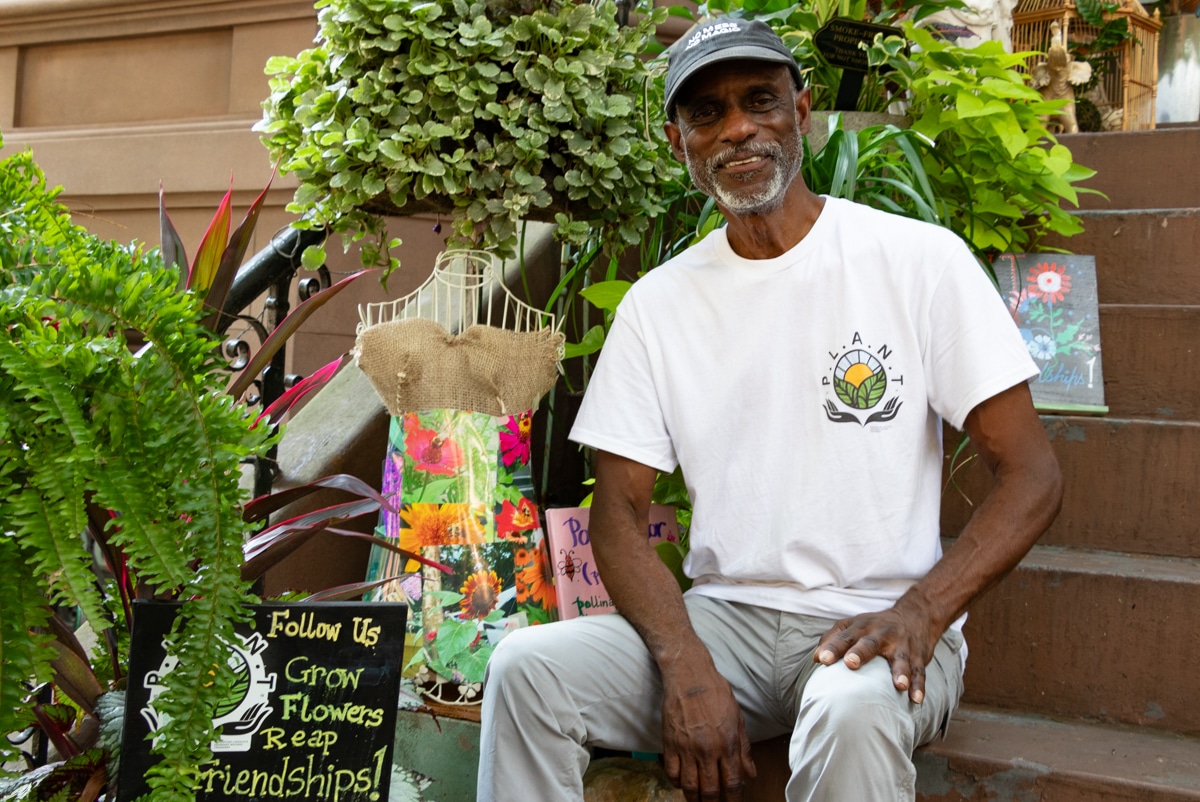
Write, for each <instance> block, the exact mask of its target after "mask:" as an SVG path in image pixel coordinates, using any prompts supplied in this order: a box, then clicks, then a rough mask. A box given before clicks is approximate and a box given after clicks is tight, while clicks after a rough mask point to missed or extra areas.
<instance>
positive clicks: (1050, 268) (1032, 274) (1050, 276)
mask: <svg viewBox="0 0 1200 802" xmlns="http://www.w3.org/2000/svg"><path fill="white" fill-rule="evenodd" d="M1066 272H1067V266H1066V265H1063V266H1062V267H1059V266H1058V265H1057V264H1055V263H1053V262H1050V263H1046V262H1042V263H1041V264H1040V265H1038V266H1037V267H1031V268H1030V269H1029V275H1028V276H1026V280H1027V281H1028V282H1029V295H1030V297H1031V298H1041V299H1042V300H1043V301H1044V302H1046V303H1048V304H1054V303H1060V302H1061V301H1062V299H1063V298H1065V297H1066V295H1067V294H1068V293H1069V292H1070V291H1071V277H1070V276H1068V275H1066Z"/></svg>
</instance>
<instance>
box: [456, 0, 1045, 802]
mask: <svg viewBox="0 0 1200 802" xmlns="http://www.w3.org/2000/svg"><path fill="white" fill-rule="evenodd" d="M801 83H802V82H801V77H800V73H799V70H798V69H797V67H796V62H795V60H794V59H793V57H792V55H791V53H790V52H789V51H788V49H787V47H786V46H784V44H783V42H782V41H781V40H780V39H779V37H778V36H777V35H776V34H775V33H773V32H772V31H771V29H770V28H769V27H767V26H766V25H764V24H763V23H761V22H747V21H745V20H740V19H730V18H726V19H722V20H718V21H714V22H709V23H706V24H704V25H702V26H699V27H697V28H695V29H694V30H693V31H692V32H691V33H690V34H689V35H688V36H686V37H685V38H684V39H682V40H680V41H679V42H678V43H676V44H675V45H674V47H673V48H672V50H671V54H670V61H669V68H668V72H667V79H666V107H667V117H668V119H669V122H668V123H667V124H666V127H665V129H666V135H667V138H668V139H669V140H670V143H671V148H672V150H673V151H674V153H675V156H676V157H677V158H678V159H680V160H681V161H683V162H684V163H686V164H687V168H688V171H689V173H690V174H691V177H692V181H693V182H694V183H695V185H696V186H697V187H698V188H700V189H701V190H702V191H704V192H705V193H707V194H709V195H710V196H712V197H713V198H714V199H715V200H716V203H717V206H718V207H719V208H720V210H721V212H722V213H723V214H724V215H725V218H726V219H727V220H728V225H727V226H726V227H724V228H721V229H718V230H716V231H714V232H712V233H711V234H709V235H708V236H707V237H706V238H705V239H704V240H703V241H702V242H700V243H698V244H697V245H695V246H693V247H692V248H690V249H689V250H687V251H686V252H685V253H683V254H682V255H680V256H679V257H677V258H675V259H672V260H671V261H669V262H667V263H666V264H664V265H662V266H661V267H658V268H656V269H654V270H652V271H650V272H649V273H648V274H647V275H646V276H644V277H643V278H642V279H640V280H639V281H638V282H637V283H636V284H635V285H634V286H633V288H632V289H631V290H630V291H629V293H628V294H627V295H626V297H625V299H624V301H623V302H622V303H621V305H620V308H619V309H618V310H617V313H616V318H615V320H614V321H613V324H612V329H611V332H610V333H609V335H608V338H607V341H606V342H605V345H604V349H603V352H602V354H601V356H600V358H599V361H598V363H597V366H596V371H595V374H594V375H593V376H592V379H591V382H590V383H589V385H588V388H587V393H586V396H585V399H584V403H583V407H582V409H581V410H580V412H579V416H578V419H577V420H576V422H575V425H574V428H573V429H572V431H571V438H572V439H573V440H576V441H577V442H579V443H582V444H584V445H587V446H590V447H592V448H595V449H596V450H597V455H596V466H595V467H596V485H595V501H594V504H593V508H592V513H591V527H590V530H591V539H592V545H593V548H594V550H595V556H596V561H597V563H598V567H599V569H600V574H601V578H602V579H603V581H604V584H605V587H606V588H607V589H608V591H609V592H610V593H611V595H612V598H613V600H614V602H615V603H616V606H617V608H618V610H619V614H618V615H605V616H595V617H587V618H580V619H576V620H571V621H566V622H561V623H557V624H551V625H549V626H541V627H532V628H528V629H524V630H520V631H518V632H516V633H514V634H512V635H510V636H509V637H508V638H506V639H505V640H504V641H502V642H501V643H500V645H499V647H498V648H497V649H496V651H495V653H494V654H493V656H492V658H491V662H490V665H489V666H488V677H487V680H486V685H485V690H484V701H483V713H482V715H483V731H482V741H481V745H480V767H479V797H478V798H479V799H480V800H516V801H518V802H527V801H528V800H531V799H532V800H554V801H556V802H557V800H581V799H582V798H583V785H582V775H583V772H584V770H585V769H586V767H587V765H588V760H589V754H590V752H589V747H592V746H601V747H606V748H611V749H618V750H633V751H641V752H661V753H662V755H663V762H664V765H665V768H666V771H667V774H668V775H669V777H670V778H671V780H672V782H674V783H675V784H677V785H678V786H680V787H682V788H683V790H684V795H685V796H686V797H687V799H689V800H699V799H705V800H708V799H724V800H740V799H742V789H743V787H744V784H745V781H746V780H747V779H748V778H750V777H753V776H754V771H755V770H754V766H753V763H752V761H751V758H750V743H751V742H752V741H759V740H764V739H768V738H772V737H775V736H779V735H781V734H785V733H791V742H790V749H789V763H790V766H791V779H790V781H789V783H788V786H787V799H788V800H789V801H790V802H798V801H799V800H827V799H839V800H852V801H853V802H884V801H885V800H911V799H913V797H914V794H915V776H916V772H915V769H914V767H913V763H912V752H913V749H914V748H915V747H916V746H918V745H920V744H922V743H925V742H927V741H929V740H930V739H932V738H933V737H934V736H936V735H937V734H938V733H939V732H941V731H944V729H945V727H946V724H947V721H948V720H949V718H950V714H951V712H952V711H953V710H954V708H955V706H956V704H957V703H958V699H959V696H960V694H961V692H962V672H963V661H964V660H965V657H966V647H965V645H964V643H963V638H962V632H961V629H962V623H963V620H964V618H965V615H964V612H965V610H966V609H967V605H968V604H969V603H970V602H971V601H972V600H973V599H974V598H976V597H977V596H978V595H979V594H981V593H982V592H983V591H985V590H986V589H987V588H989V587H990V586H992V585H994V584H995V583H996V582H997V581H998V580H999V579H1000V578H1001V577H1003V576H1004V575H1005V574H1006V573H1007V572H1008V571H1010V570H1011V569H1012V568H1013V567H1014V566H1015V565H1016V564H1017V563H1018V562H1019V561H1020V559H1021V557H1022V556H1023V555H1024V554H1025V553H1026V552H1027V551H1028V550H1029V548H1030V547H1031V546H1032V545H1033V543H1034V542H1035V541H1036V540H1037V539H1038V537H1039V536H1040V535H1041V534H1042V532H1043V531H1045V530H1046V528H1047V527H1048V526H1049V525H1050V523H1051V521H1053V519H1054V516H1055V515H1056V514H1057V511H1058V506H1059V502H1060V498H1061V493H1062V490H1061V483H1062V481H1061V477H1060V474H1059V470H1058V465H1057V463H1056V461H1055V458H1054V455H1053V452H1052V451H1051V448H1050V444H1049V441H1048V439H1047V437H1046V434H1045V431H1044V429H1043V428H1042V425H1041V423H1040V421H1039V420H1038V417H1037V414H1036V413H1035V412H1034V409H1033V405H1032V403H1031V400H1030V395H1029V389H1028V386H1027V385H1026V380H1027V379H1029V378H1030V377H1031V376H1033V375H1035V374H1036V372H1037V369H1036V367H1035V365H1034V363H1033V361H1032V359H1031V358H1030V356H1029V353H1028V352H1027V350H1026V347H1025V345H1024V343H1023V341H1022V339H1021V337H1020V335H1019V334H1018V332H1017V329H1016V326H1015V325H1014V323H1013V321H1012V318H1011V317H1010V316H1009V314H1008V312H1007V310H1006V308H1005V306H1004V304H1003V302H1002V300H1001V299H1000V297H999V295H998V294H997V293H996V291H995V289H994V288H993V287H992V285H991V284H990V283H989V281H988V279H987V278H986V277H985V275H984V273H983V271H982V270H981V269H980V267H979V264H978V263H977V262H976V260H975V259H974V257H972V255H971V253H970V251H969V250H968V249H967V247H966V246H965V245H964V244H963V243H962V241H960V240H959V239H958V237H956V236H955V235H954V234H953V233H951V232H950V231H947V230H945V229H942V228H939V227H936V226H932V225H928V224H925V223H920V222H915V221H912V220H908V219H905V218H901V217H897V216H893V215H889V214H885V213H883V212H879V211H876V210H874V209H870V208H867V207H865V206H861V205H858V204H855V203H851V202H848V201H845V200H840V199H836V198H829V197H820V196H817V195H814V194H813V193H812V192H811V191H810V190H809V189H808V187H807V186H806V185H805V183H804V180H803V178H802V177H801V175H800V166H801V160H802V152H803V151H802V146H801V142H802V140H801V136H802V134H804V133H806V132H807V131H808V127H809V104H810V95H809V91H808V90H807V89H805V88H803V87H802V85H801ZM943 419H945V420H946V421H948V422H949V423H950V424H952V425H953V426H954V427H956V428H959V429H964V430H965V431H966V432H967V434H968V435H969V436H970V438H971V442H972V443H973V444H974V446H975V448H976V449H977V451H978V452H979V455H980V457H981V458H982V459H983V461H984V463H985V464H986V465H987V466H988V467H989V469H990V470H991V471H992V472H993V473H994V474H995V484H994V487H993V489H992V491H991V493H990V495H989V496H988V497H987V498H986V500H984V501H983V502H982V503H981V504H979V505H978V507H977V508H976V511H975V514H974V516H973V517H972V518H971V521H970V523H969V524H968V525H967V526H966V528H965V529H964V530H963V531H962V533H961V535H960V536H959V537H958V539H957V541H956V542H955V544H954V546H953V547H952V548H950V549H949V550H948V551H947V552H946V553H945V554H944V555H943V554H942V550H941V540H940V531H939V524H938V517H939V505H940V490H941V469H942V442H941V432H942V420H943ZM677 465H678V466H682V469H683V474H684V477H685V478H686V480H687V485H688V491H689V493H690V495H691V499H692V503H693V518H692V526H691V530H690V533H689V538H690V553H689V555H688V557H687V561H686V563H685V570H686V572H687V574H688V576H690V577H691V578H692V579H693V580H694V584H693V586H692V588H691V590H690V591H688V593H687V594H686V595H681V593H680V591H679V587H678V585H677V584H676V582H675V579H674V578H673V576H672V575H671V573H670V572H669V571H668V569H667V568H666V567H665V566H664V565H663V564H662V563H661V562H660V561H659V560H658V559H657V557H656V555H655V553H654V552H653V551H652V550H651V548H650V546H649V544H648V542H647V538H646V529H647V516H648V510H649V506H650V499H651V491H652V489H653V487H654V482H655V477H656V474H657V473H658V472H659V471H671V470H673V469H674V468H675V467H676V466H677Z"/></svg>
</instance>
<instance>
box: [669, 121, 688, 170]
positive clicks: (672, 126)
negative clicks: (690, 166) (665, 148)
mask: <svg viewBox="0 0 1200 802" xmlns="http://www.w3.org/2000/svg"><path fill="white" fill-rule="evenodd" d="M663 132H664V133H665V134H666V135H667V142H669V143H670V144H671V153H673V154H675V158H676V159H678V160H679V161H680V162H682V163H684V164H687V151H685V150H684V148H683V132H682V131H680V130H679V123H674V122H671V121H670V120H668V121H667V122H665V123H663Z"/></svg>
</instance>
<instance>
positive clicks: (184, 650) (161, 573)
mask: <svg viewBox="0 0 1200 802" xmlns="http://www.w3.org/2000/svg"><path fill="white" fill-rule="evenodd" d="M56 194H57V191H56V190H51V189H48V188H47V187H46V183H45V178H44V176H43V175H42V173H41V172H40V170H39V169H38V168H37V166H36V165H35V164H34V163H33V160H32V158H31V157H30V155H29V154H28V153H18V154H16V155H14V156H11V157H9V158H7V159H5V160H3V161H0V522H2V524H0V526H2V527H3V529H0V534H3V535H4V537H2V538H0V571H3V575H4V576H5V577H7V578H8V579H6V583H8V584H6V593H5V594H0V634H2V635H3V652H2V653H0V657H2V658H3V661H2V665H3V674H2V675H0V728H3V731H4V732H12V731H15V730H18V729H21V728H22V727H23V726H24V725H25V723H26V722H27V720H28V708H27V706H26V705H25V703H24V699H23V697H24V696H25V694H26V692H25V690H24V686H25V684H27V683H29V682H31V681H42V680H45V679H46V677H47V676H48V675H49V669H48V657H49V655H48V653H47V650H46V649H45V648H44V645H43V640H44V638H43V637H42V636H38V635H35V634H31V633H33V632H35V631H37V627H39V626H41V624H42V623H44V620H45V615H46V605H47V602H49V601H54V602H59V603H67V604H72V605H78V606H79V607H80V608H81V609H82V610H83V612H84V614H85V615H86V616H87V617H88V619H89V620H90V621H91V623H92V625H93V627H95V628H96V629H97V630H101V629H105V628H107V627H108V626H109V621H108V619H107V617H106V615H105V612H104V611H105V609H106V600H105V599H104V598H103V597H102V596H101V592H100V590H98V585H97V583H96V582H95V576H94V574H92V572H91V571H90V561H91V556H90V555H89V554H88V553H87V551H86V550H85V549H84V548H83V547H82V541H81V538H80V535H81V533H82V531H83V529H84V527H85V525H86V521H87V516H86V514H85V508H86V504H87V503H89V502H93V503H96V504H99V505H102V506H104V507H107V508H110V509H112V510H115V511H116V512H117V513H118V517H117V518H115V519H114V520H113V521H112V522H111V523H110V525H109V531H108V533H107V535H108V538H109V540H110V542H111V543H112V544H113V545H114V546H115V547H117V548H119V549H120V550H121V551H122V552H123V553H124V554H125V556H126V557H127V559H128V561H129V565H130V567H131V569H132V570H133V571H134V572H135V574H136V576H137V579H138V581H139V582H140V583H141V584H142V585H143V586H145V587H149V588H151V589H153V591H154V592H155V593H156V594H157V595H159V596H164V597H169V598H180V599H183V600H184V604H183V608H182V614H181V615H180V617H179V621H178V623H177V627H176V631H175V632H174V633H173V640H172V646H171V651H172V653H174V654H176V655H178V657H179V660H180V662H179V668H178V669H177V670H175V671H173V672H171V673H170V674H169V675H168V677H167V680H166V685H167V688H166V690H165V692H164V693H163V695H162V696H160V697H159V700H158V701H156V705H157V706H159V707H160V709H161V710H162V711H163V712H165V713H167V714H168V715H170V717H171V721H170V724H169V725H168V726H167V727H166V728H165V730H164V731H163V732H162V733H161V735H162V737H161V739H160V745H159V752H160V753H161V755H162V758H163V759H162V762H161V763H160V764H159V765H158V766H157V767H156V768H155V769H154V770H153V775H154V776H153V777H152V778H151V779H150V784H151V787H152V788H153V789H154V796H155V799H163V800H175V799H178V800H187V799H191V798H193V796H194V794H193V792H192V790H191V785H192V778H193V777H194V773H195V771H196V767H197V766H198V765H199V764H200V763H202V762H203V761H204V760H205V759H207V757H208V756H209V749H208V745H209V743H210V741H211V740H212V738H213V735H214V733H213V731H212V710H213V708H214V707H215V705H216V704H217V702H218V701H219V700H220V699H221V698H222V696H223V693H224V691H225V690H226V688H227V685H228V683H229V681H230V680H229V678H228V676H226V675H227V672H224V671H222V670H220V669H221V668H223V666H224V664H225V647H224V644H225V643H226V642H228V641H229V640H230V639H232V638H233V634H234V633H233V626H234V623H235V622H237V621H239V620H244V619H245V618H246V616H247V612H246V609H245V603H246V602H247V601H251V600H252V599H251V598H250V597H249V595H248V587H247V585H246V583H244V582H243V581H242V580H241V577H240V569H241V563H242V542H243V539H244V537H245V534H246V531H245V525H244V524H243V523H242V520H241V504H242V502H243V501H244V500H245V495H244V492H243V491H242V490H241V488H240V487H239V478H240V475H241V472H240V465H241V462H242V461H243V460H244V459H245V458H247V457H250V456H253V455H259V454H262V453H264V452H265V450H266V448H267V447H268V446H269V445H270V444H271V440H270V437H271V436H270V434H269V432H268V431H266V427H260V428H258V429H257V430H253V431H252V430H251V429H250V428H249V423H250V421H249V419H248V415H247V412H246V411H245V409H244V408H243V407H241V406H239V405H237V404H235V403H234V401H233V400H232V399H231V398H229V397H228V396H227V395H226V394H225V392H224V389H225V384H226V381H227V376H226V374H225V373H224V372H223V371H222V370H221V367H222V366H221V363H220V361H219V360H218V358H217V355H216V348H215V345H216V340H215V338H214V335H213V334H212V333H211V332H209V331H207V330H205V329H204V328H203V326H202V325H201V322H200V321H201V320H202V319H203V317H204V314H205V311H204V309H203V308H202V306H201V303H200V301H199V299H197V298H196V297H195V296H194V295H193V294H191V293H184V292H181V291H180V290H179V289H178V287H179V274H178V271H177V270H176V269H175V268H174V267H167V266H165V265H164V264H163V262H162V259H161V257H160V256H159V255H158V253H157V252H150V253H146V252H143V251H142V249H141V248H139V247H134V246H123V245H120V244H117V243H112V242H102V241H100V240H99V239H97V238H95V237H93V236H91V235H89V234H88V233H87V232H86V231H84V230H83V229H82V228H79V227H77V226H75V225H73V224H72V223H71V222H70V219H69V217H68V215H67V211H66V209H65V208H64V207H62V206H61V205H59V204H57V203H56V202H55V196H56ZM129 332H136V333H137V335H138V337H139V339H140V340H141V341H144V342H145V343H146V344H147V347H145V348H144V349H143V350H142V353H141V354H140V356H135V355H134V354H133V352H132V351H131V348H130V343H129V341H128V340H127V336H128V333H129ZM125 659H127V656H124V655H123V656H122V660H125ZM5 750H8V751H5ZM0 752H3V753H4V756H5V757H8V756H9V753H10V752H11V749H10V747H8V746H7V743H6V742H2V741H0Z"/></svg>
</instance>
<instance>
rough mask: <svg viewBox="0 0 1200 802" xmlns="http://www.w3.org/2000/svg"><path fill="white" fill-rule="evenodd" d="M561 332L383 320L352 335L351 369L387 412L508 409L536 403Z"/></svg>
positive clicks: (550, 377)
mask: <svg viewBox="0 0 1200 802" xmlns="http://www.w3.org/2000/svg"><path fill="white" fill-rule="evenodd" d="M562 343H563V334H562V333H561V332H557V331H553V330H551V329H541V330H539V331H530V332H515V331H509V330H508V329H501V328H496V327H494V326H471V327H470V328H469V329H467V330H466V331H464V332H463V333H462V334H459V335H454V334H451V333H449V332H448V331H446V329H444V328H443V327H442V326H441V325H440V324H438V323H435V322H434V321H432V320H425V319H422V318H414V319H410V320H391V321H388V322H386V323H380V324H378V325H375V326H371V327H370V328H368V329H364V330H363V331H361V332H360V333H359V335H358V341H357V344H356V345H355V356H356V359H357V362H358V366H359V368H361V369H362V371H363V373H365V374H366V375H367V378H369V379H370V380H371V384H373V385H374V386H375V391H376V392H378V393H379V397H380V398H382V399H383V403H384V404H386V405H387V408H388V412H389V413H391V414H392V415H403V414H404V413H405V412H420V411H423V410H427V409H462V410H469V411H472V412H482V413H485V414H488V415H511V414H514V413H516V412H521V411H524V410H527V409H531V408H532V407H535V406H537V403H538V401H539V399H541V397H542V396H543V395H544V394H545V393H546V392H547V391H548V390H549V389H550V388H551V387H552V386H554V381H555V379H556V377H557V375H558V362H559V354H560V351H561V348H562Z"/></svg>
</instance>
